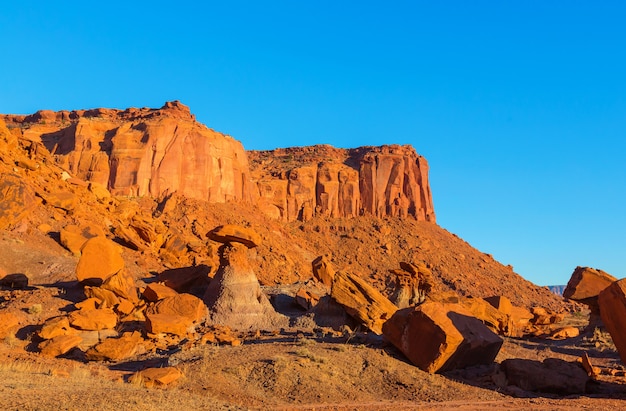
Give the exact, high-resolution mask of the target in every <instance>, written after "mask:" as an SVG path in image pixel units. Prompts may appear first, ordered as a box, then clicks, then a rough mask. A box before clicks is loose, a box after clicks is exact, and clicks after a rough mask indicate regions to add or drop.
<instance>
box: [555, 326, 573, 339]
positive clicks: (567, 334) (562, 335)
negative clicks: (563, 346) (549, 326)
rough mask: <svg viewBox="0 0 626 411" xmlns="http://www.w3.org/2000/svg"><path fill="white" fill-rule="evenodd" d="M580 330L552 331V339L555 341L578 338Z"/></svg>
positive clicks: (565, 328) (563, 328) (560, 329)
mask: <svg viewBox="0 0 626 411" xmlns="http://www.w3.org/2000/svg"><path fill="white" fill-rule="evenodd" d="M579 334H580V330H579V329H578V328H576V327H561V328H557V329H556V330H554V331H552V333H551V334H550V338H552V339H553V340H564V339H566V338H574V337H578V335H579Z"/></svg>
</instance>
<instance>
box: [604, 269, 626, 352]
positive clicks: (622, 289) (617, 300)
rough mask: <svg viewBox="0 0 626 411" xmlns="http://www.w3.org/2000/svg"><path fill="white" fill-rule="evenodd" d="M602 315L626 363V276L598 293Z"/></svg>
mask: <svg viewBox="0 0 626 411" xmlns="http://www.w3.org/2000/svg"><path fill="white" fill-rule="evenodd" d="M598 304H599V306H600V316H601V317H602V322H603V323H604V325H605V326H606V329H607V331H608V332H609V334H611V338H612V339H613V342H614V343H615V347H617V351H618V352H619V355H620V358H621V359H622V363H624V364H626V278H623V279H621V280H619V281H615V282H614V283H612V284H611V285H609V286H608V287H607V288H605V289H604V290H603V291H602V292H600V294H599V295H598Z"/></svg>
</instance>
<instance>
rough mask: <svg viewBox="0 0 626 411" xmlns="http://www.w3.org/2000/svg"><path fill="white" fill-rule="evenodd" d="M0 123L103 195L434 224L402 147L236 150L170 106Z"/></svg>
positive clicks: (291, 216)
mask: <svg viewBox="0 0 626 411" xmlns="http://www.w3.org/2000/svg"><path fill="white" fill-rule="evenodd" d="M0 119H1V120H4V122H6V124H7V126H8V127H9V128H10V129H11V130H12V133H14V134H18V136H17V137H18V138H21V139H26V140H30V141H32V142H33V143H32V146H31V151H33V152H37V151H38V150H39V149H40V147H41V145H43V146H45V147H46V148H47V150H48V151H49V152H50V153H51V154H52V156H53V158H54V160H55V161H56V162H57V164H58V165H59V166H61V167H63V168H64V169H66V170H67V171H68V172H69V174H71V176H73V177H74V178H78V179H80V180H84V181H89V182H92V183H94V184H96V185H101V186H104V187H107V188H108V190H109V191H110V193H111V194H113V195H127V196H128V195H130V196H145V195H150V196H152V197H155V198H159V197H163V196H165V195H168V194H172V193H174V192H176V193H177V194H179V195H182V196H185V197H187V198H192V199H200V200H207V201H209V202H213V203H223V202H227V201H245V202H250V203H253V204H258V206H259V208H260V209H261V210H263V211H264V212H265V213H266V214H268V215H270V216H273V217H275V218H277V219H281V220H284V221H294V220H298V219H299V220H307V219H310V218H311V217H313V216H314V215H325V216H329V217H356V216H359V215H362V214H372V215H375V216H378V217H384V216H400V217H403V216H413V217H415V218H417V219H418V220H422V221H432V222H434V221H435V213H434V209H433V202H432V196H431V191H430V185H429V182H428V163H427V162H426V159H425V158H424V157H422V156H420V155H418V154H417V153H416V152H415V150H414V149H413V148H412V147H410V146H398V145H388V146H381V147H361V148H356V149H337V148H333V147H330V146H324V145H322V146H313V147H302V148H295V149H278V150H274V151H262V152H253V151H249V152H246V151H244V148H243V146H242V144H241V143H240V142H239V141H237V140H235V139H233V138H231V137H229V136H227V135H224V134H221V133H218V132H215V131H213V130H211V129H209V128H207V127H206V126H204V125H203V124H201V123H199V122H197V121H196V120H195V116H194V115H193V114H191V112H190V111H189V108H188V107H187V106H185V105H183V104H181V103H180V102H178V101H174V102H168V103H166V104H165V105H164V106H163V107H161V108H160V109H149V108H141V109H138V108H129V109H126V110H116V109H102V108H100V109H92V110H75V111H58V112H53V111H49V110H41V111H38V112H36V113H34V114H32V115H4V116H0ZM305 157H306V159H307V160H306V161H304V162H303V160H304V158H305ZM27 194H28V193H26V194H21V195H22V196H24V197H27Z"/></svg>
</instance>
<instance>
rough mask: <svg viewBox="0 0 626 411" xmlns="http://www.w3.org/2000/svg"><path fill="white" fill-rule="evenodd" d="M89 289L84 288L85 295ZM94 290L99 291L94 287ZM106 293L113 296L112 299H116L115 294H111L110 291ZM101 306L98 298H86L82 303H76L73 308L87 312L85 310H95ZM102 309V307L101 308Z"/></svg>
mask: <svg viewBox="0 0 626 411" xmlns="http://www.w3.org/2000/svg"><path fill="white" fill-rule="evenodd" d="M89 288H91V287H85V294H86V293H87V290H88V289H89ZM94 288H96V289H99V288H97V287H94ZM106 292H107V293H109V294H111V295H113V297H115V298H117V297H116V296H115V294H113V293H111V292H110V291H106ZM101 305H102V300H101V299H100V298H96V297H88V298H86V299H84V300H83V301H79V302H77V303H74V307H76V309H77V310H83V311H87V310H95V309H97V308H100V306H101ZM113 305H114V304H111V305H108V304H107V306H108V307H111V306H113ZM103 308H104V307H103Z"/></svg>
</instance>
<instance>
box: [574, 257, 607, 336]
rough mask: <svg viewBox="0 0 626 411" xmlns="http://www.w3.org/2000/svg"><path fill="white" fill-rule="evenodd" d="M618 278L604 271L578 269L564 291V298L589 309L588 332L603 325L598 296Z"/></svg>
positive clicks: (586, 268)
mask: <svg viewBox="0 0 626 411" xmlns="http://www.w3.org/2000/svg"><path fill="white" fill-rule="evenodd" d="M615 281H617V278H615V277H613V276H612V275H611V274H609V273H606V272H604V271H602V270H597V269H595V268H589V267H576V269H575V270H574V272H573V273H572V276H571V278H570V280H569V282H568V283H567V287H565V290H564V291H563V298H566V299H570V300H574V301H578V302H580V303H582V304H585V305H587V306H588V307H589V311H590V313H589V326H588V327H587V329H588V330H593V329H595V328H596V327H598V326H600V325H602V320H601V319H600V307H599V306H598V295H599V294H600V292H601V291H602V290H604V289H605V288H607V287H608V286H609V285H611V284H612V283H613V282H615Z"/></svg>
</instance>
